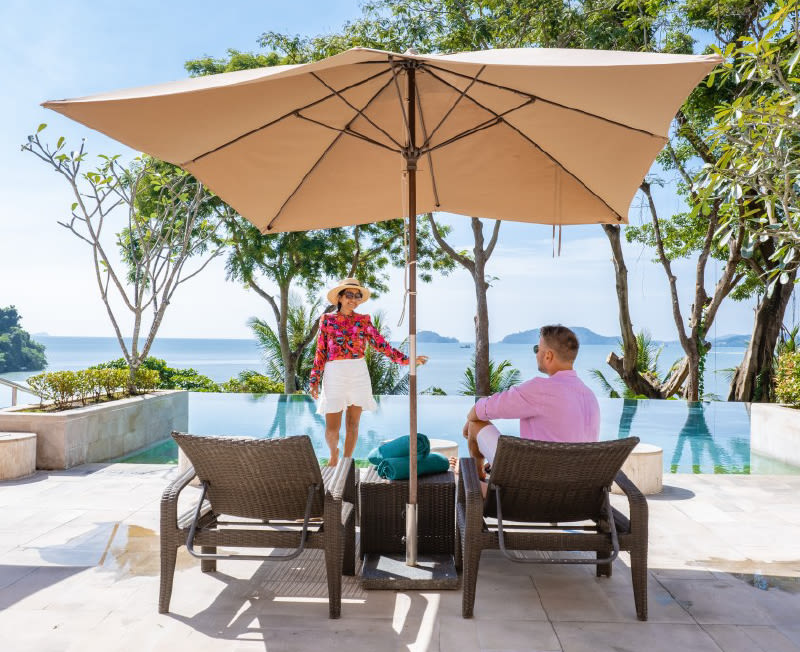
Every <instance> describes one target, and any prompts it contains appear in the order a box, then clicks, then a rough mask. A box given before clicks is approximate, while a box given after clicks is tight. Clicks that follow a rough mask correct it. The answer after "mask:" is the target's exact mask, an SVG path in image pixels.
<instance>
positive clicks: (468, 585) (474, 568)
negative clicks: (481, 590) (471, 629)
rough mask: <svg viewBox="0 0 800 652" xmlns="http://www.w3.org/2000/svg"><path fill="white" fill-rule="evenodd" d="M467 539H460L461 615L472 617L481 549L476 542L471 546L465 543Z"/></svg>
mask: <svg viewBox="0 0 800 652" xmlns="http://www.w3.org/2000/svg"><path fill="white" fill-rule="evenodd" d="M467 543H468V542H467V541H465V540H462V542H461V545H462V562H463V567H464V578H463V580H462V595H461V617H462V618H472V612H473V610H474V608H475V589H476V586H477V583H478V566H479V565H480V562H481V552H482V551H481V550H480V548H478V546H477V545H475V544H477V542H474V543H473V545H472V546H470V545H467Z"/></svg>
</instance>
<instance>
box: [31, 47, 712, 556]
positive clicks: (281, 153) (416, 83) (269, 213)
mask: <svg viewBox="0 0 800 652" xmlns="http://www.w3.org/2000/svg"><path fill="white" fill-rule="evenodd" d="M720 60H721V59H720V58H719V57H717V56H712V55H707V56H689V55H671V54H652V53H633V52H612V51H596V50H548V49H535V48H532V49H516V50H487V51H480V52H466V53H460V54H453V55H416V54H414V53H411V52H407V53H405V54H396V53H392V52H383V51H380V50H370V49H362V48H355V49H352V50H348V51H347V52H343V53H342V54H339V55H336V56H333V57H330V58H327V59H324V60H322V61H317V62H314V63H309V64H300V65H290V66H276V67H271V68H260V69H257V70H246V71H240V72H232V73H225V74H220V75H214V76H210V77H200V78H195V79H188V80H184V81H179V82H172V83H167V84H160V85H156V86H147V87H143V88H135V89H128V90H121V91H115V92H111V93H104V94H100V95H93V96H90V97H83V98H78V99H72V100H60V101H51V102H46V103H45V104H44V106H45V107H47V108H50V109H53V110H55V111H58V112H60V113H62V114H64V115H66V116H68V117H70V118H72V119H73V120H76V121H78V122H80V123H83V124H85V125H87V126H89V127H91V128H93V129H96V130H98V131H100V132H103V133H105V134H107V135H108V136H111V137H112V138H115V139H117V140H119V141H121V142H123V143H125V144H126V145H129V146H130V147H132V148H134V149H137V150H140V151H143V152H146V153H148V154H150V155H152V156H155V157H157V158H160V159H163V160H166V161H169V162H171V163H175V164H177V165H180V166H181V167H183V168H185V169H186V170H188V171H189V172H191V173H192V174H193V175H195V176H196V177H197V178H198V179H200V180H201V181H202V182H204V183H205V184H206V185H207V186H208V187H209V188H211V189H212V190H213V191H214V192H216V193H217V194H218V195H219V196H220V197H221V198H222V199H223V200H225V201H226V202H227V203H228V204H230V205H231V206H232V207H233V208H234V209H236V210H237V211H238V212H239V213H240V214H241V215H243V216H244V217H246V218H247V219H248V220H250V221H251V222H252V223H253V224H255V225H256V226H257V227H258V228H260V229H261V231H262V232H263V233H275V232H280V231H300V230H309V229H320V228H331V227H336V226H344V225H352V224H361V223H366V222H375V221H381V220H387V219H392V218H396V217H400V216H405V215H407V216H408V218H409V254H408V258H409V260H408V277H409V282H408V293H409V294H408V300H409V349H410V351H409V353H410V355H411V359H412V360H413V359H415V357H416V215H417V214H418V213H426V212H430V211H448V212H451V213H460V214H464V215H469V216H474V217H483V218H495V219H503V220H514V221H520V222H536V223H543V224H554V225H564V224H593V223H621V222H627V213H628V208H629V205H630V202H631V200H632V198H633V195H634V194H635V192H636V189H637V188H638V186H639V184H640V182H641V180H642V178H643V177H644V176H645V174H646V173H647V171H648V170H649V168H650V166H651V164H652V162H653V160H654V158H655V156H656V155H657V154H658V152H659V151H660V150H661V148H662V147H663V145H664V143H665V142H666V136H667V130H668V129H669V125H670V121H671V120H672V118H673V116H674V115H675V112H676V110H677V109H678V107H679V106H680V105H681V103H682V102H683V100H684V99H685V98H686V96H687V95H688V94H689V92H690V91H691V90H692V88H693V87H694V86H695V85H696V84H697V83H698V82H699V81H700V80H701V79H702V78H703V77H704V76H705V75H706V74H707V73H708V72H709V71H710V70H711V68H713V67H714V66H715V65H716V64H717V63H718V62H719V61H720ZM416 392H417V377H416V370H415V368H414V365H411V367H410V388H409V395H410V401H409V402H410V410H409V411H410V423H409V432H410V433H412V434H413V433H416V431H417V414H416ZM411 442H412V450H411V451H410V454H411V460H412V469H411V478H410V483H409V506H408V514H407V520H406V522H407V527H408V536H407V554H406V561H407V563H409V564H414V563H415V561H416V558H417V554H416V503H417V481H416V438H415V437H411Z"/></svg>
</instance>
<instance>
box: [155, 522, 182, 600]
mask: <svg viewBox="0 0 800 652" xmlns="http://www.w3.org/2000/svg"><path fill="white" fill-rule="evenodd" d="M168 538H169V537H164V538H162V540H161V586H160V587H159V590H158V613H160V614H165V613H167V612H168V611H169V601H170V598H172V580H173V579H174V577H175V562H176V560H177V558H178V546H176V545H174V544H173V543H172V542H170V541H168Z"/></svg>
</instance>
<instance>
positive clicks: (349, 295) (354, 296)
mask: <svg viewBox="0 0 800 652" xmlns="http://www.w3.org/2000/svg"><path fill="white" fill-rule="evenodd" d="M344 296H345V297H347V298H348V299H360V298H361V297H362V294H361V292H345V293H344Z"/></svg>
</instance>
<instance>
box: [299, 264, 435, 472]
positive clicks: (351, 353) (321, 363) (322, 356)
mask: <svg viewBox="0 0 800 652" xmlns="http://www.w3.org/2000/svg"><path fill="white" fill-rule="evenodd" d="M369 295H370V291H369V290H368V289H367V288H365V287H362V286H361V284H360V283H359V282H358V280H357V279H354V278H346V279H343V280H342V281H340V282H339V283H337V284H336V285H335V286H334V287H332V288H331V289H330V290H329V291H328V301H329V302H330V303H331V304H332V305H336V308H337V309H336V312H330V313H326V314H324V315H322V318H321V319H320V323H319V337H318V338H317V353H316V355H315V356H314V368H313V369H312V370H311V380H310V383H309V384H310V391H311V396H313V397H314V399H315V400H317V399H319V403H318V404H317V414H324V415H325V441H326V442H327V443H328V448H330V449H331V456H330V458H329V461H328V465H329V466H336V464H337V463H338V462H339V430H340V429H341V427H342V412H343V411H345V410H346V411H347V414H346V416H345V438H344V456H345V457H352V456H353V450H355V447H356V440H357V439H358V423H359V421H360V420H361V412H362V410H368V411H372V410H374V409H375V408H376V407H377V404H376V403H375V399H374V398H373V396H372V383H371V381H370V378H369V371H368V370H367V363H366V362H365V361H364V352H365V351H366V348H367V345H370V346H372V348H373V349H375V350H376V351H378V352H380V353H383V354H384V355H385V356H386V357H387V358H389V359H390V360H392V361H393V362H396V363H398V364H403V365H407V364H409V360H408V356H407V355H405V354H404V353H403V352H402V351H398V350H397V349H395V348H392V346H391V345H390V344H389V343H388V342H387V341H386V340H385V339H384V338H383V336H382V335H381V334H380V333H379V332H378V329H377V328H375V326H374V325H373V324H372V320H371V319H370V317H369V315H362V314H359V313H357V312H355V309H356V308H357V307H358V306H359V305H361V304H362V303H364V302H365V301H366V300H367V299H369ZM427 361H428V356H425V355H418V356H417V364H418V365H421V364H425V363H426V362H427ZM320 381H322V391H321V392H320V388H319V385H320Z"/></svg>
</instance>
